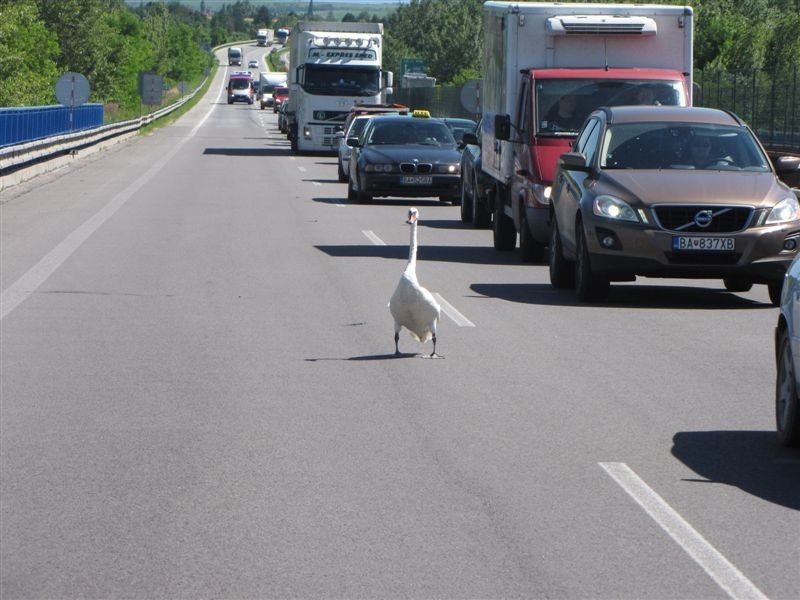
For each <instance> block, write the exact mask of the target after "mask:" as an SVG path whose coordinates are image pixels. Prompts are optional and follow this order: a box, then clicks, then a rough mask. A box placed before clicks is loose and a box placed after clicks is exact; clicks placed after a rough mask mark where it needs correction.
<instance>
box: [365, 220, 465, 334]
mask: <svg viewBox="0 0 800 600" xmlns="http://www.w3.org/2000/svg"><path fill="white" fill-rule="evenodd" d="M361 233H363V234H364V235H365V236H366V237H367V239H368V240H369V241H371V242H372V243H373V244H374V245H376V246H385V245H386V242H384V241H383V240H382V239H381V238H379V237H378V236H377V235H375V233H374V232H373V231H370V230H369V229H362V230H361ZM433 295H434V296H435V297H436V300H437V301H438V302H439V304H440V305H441V307H442V311H443V312H444V314H445V315H447V316H448V317H450V319H451V320H452V321H453V322H454V323H455V324H456V325H458V326H459V327H475V324H474V323H473V322H472V321H470V320H469V319H468V318H467V317H465V316H464V315H462V314H461V313H460V312H458V311H457V310H456V309H455V307H454V306H453V305H452V304H450V303H449V302H448V301H447V300H445V299H444V298H443V297H442V295H441V294H438V293H434V294H433Z"/></svg>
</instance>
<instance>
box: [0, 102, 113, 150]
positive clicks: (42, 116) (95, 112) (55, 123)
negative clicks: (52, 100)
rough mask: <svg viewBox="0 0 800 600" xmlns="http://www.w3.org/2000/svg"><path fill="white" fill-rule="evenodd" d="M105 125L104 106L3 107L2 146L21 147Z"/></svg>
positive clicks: (0, 124)
mask: <svg viewBox="0 0 800 600" xmlns="http://www.w3.org/2000/svg"><path fill="white" fill-rule="evenodd" d="M102 124H103V105H102V104H82V105H81V106H77V107H75V108H74V109H72V126H71V127H70V109H69V108H68V107H66V106H61V105H60V104H59V105H53V106H30V107H26V108H0V146H9V145H11V144H21V143H22V142H29V141H31V140H36V139H39V138H44V137H48V136H51V135H58V134H61V133H69V132H70V131H79V130H81V129H89V128H91V127H99V126H100V125H102Z"/></svg>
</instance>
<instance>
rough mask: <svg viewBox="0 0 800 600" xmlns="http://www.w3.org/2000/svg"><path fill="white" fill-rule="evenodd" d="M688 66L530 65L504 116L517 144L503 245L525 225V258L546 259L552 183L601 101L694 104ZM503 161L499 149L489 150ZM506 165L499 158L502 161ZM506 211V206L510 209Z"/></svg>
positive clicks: (503, 124) (507, 133) (503, 126)
mask: <svg viewBox="0 0 800 600" xmlns="http://www.w3.org/2000/svg"><path fill="white" fill-rule="evenodd" d="M689 103H690V98H689V96H688V93H687V89H686V86H685V82H684V77H683V75H682V73H679V72H677V71H674V72H671V73H670V72H668V71H667V72H665V71H664V70H658V71H655V70H651V69H635V68H634V69H609V70H607V71H603V72H600V73H598V72H595V71H589V70H587V71H585V72H581V70H580V69H550V70H538V71H537V70H536V69H531V70H528V71H526V72H523V73H521V75H520V85H519V94H518V99H517V104H516V112H515V114H514V116H513V117H512V116H511V115H503V116H501V117H498V118H499V119H500V125H499V127H496V128H495V132H497V131H498V130H501V131H502V132H503V134H502V136H498V139H501V140H503V141H509V142H510V143H512V144H513V156H514V171H513V175H512V179H511V181H510V186H509V189H510V195H509V198H508V200H509V203H510V209H511V210H510V211H508V212H509V213H510V214H509V215H508V216H505V214H504V215H503V216H498V219H503V217H504V216H505V217H506V218H509V217H510V219H511V220H513V222H514V227H513V230H514V231H513V236H514V239H513V241H512V232H511V224H510V223H508V222H507V223H505V225H506V229H505V230H502V229H501V230H500V231H498V232H497V233H498V235H499V237H497V238H496V240H495V241H496V242H497V244H498V245H499V246H500V249H503V248H508V246H511V248H513V247H514V246H513V245H512V244H515V242H516V233H517V232H519V236H520V240H519V244H520V249H521V251H522V255H523V259H524V260H526V261H528V262H534V261H537V260H541V259H542V257H543V253H544V248H545V245H546V243H547V242H548V241H549V236H550V228H549V209H550V202H549V199H550V187H551V185H552V182H553V177H554V175H555V170H556V166H557V163H558V158H559V157H560V156H561V154H563V153H564V152H569V150H570V148H571V147H572V144H573V142H574V141H575V138H576V136H577V134H578V131H579V130H580V128H581V126H582V125H583V122H584V120H585V119H586V117H587V116H588V115H589V113H591V112H592V111H593V110H595V109H596V108H597V107H599V106H620V105H627V104H651V105H663V106H688V105H689ZM490 158H493V159H494V160H495V161H499V159H500V156H499V155H498V154H495V155H490ZM484 160H485V159H484ZM495 166H496V167H497V168H499V166H500V165H499V164H496V165H495ZM504 213H505V211H504Z"/></svg>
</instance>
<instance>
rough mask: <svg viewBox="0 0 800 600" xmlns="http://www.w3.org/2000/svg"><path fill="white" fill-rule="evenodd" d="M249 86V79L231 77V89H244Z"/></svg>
mask: <svg viewBox="0 0 800 600" xmlns="http://www.w3.org/2000/svg"><path fill="white" fill-rule="evenodd" d="M249 88H250V80H249V79H242V78H239V79H231V89H234V90H246V89H249Z"/></svg>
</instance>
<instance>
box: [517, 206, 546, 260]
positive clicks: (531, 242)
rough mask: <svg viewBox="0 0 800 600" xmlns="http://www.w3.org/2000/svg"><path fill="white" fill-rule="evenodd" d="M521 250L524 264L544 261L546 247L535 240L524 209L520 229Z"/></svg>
mask: <svg viewBox="0 0 800 600" xmlns="http://www.w3.org/2000/svg"><path fill="white" fill-rule="evenodd" d="M519 249H520V253H521V254H522V260H523V261H524V262H527V263H540V262H542V260H544V249H545V246H544V244H540V243H539V242H537V241H536V240H535V239H533V236H532V235H531V230H530V228H529V226H528V217H526V216H525V209H524V208H523V209H522V219H521V224H520V228H519Z"/></svg>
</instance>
